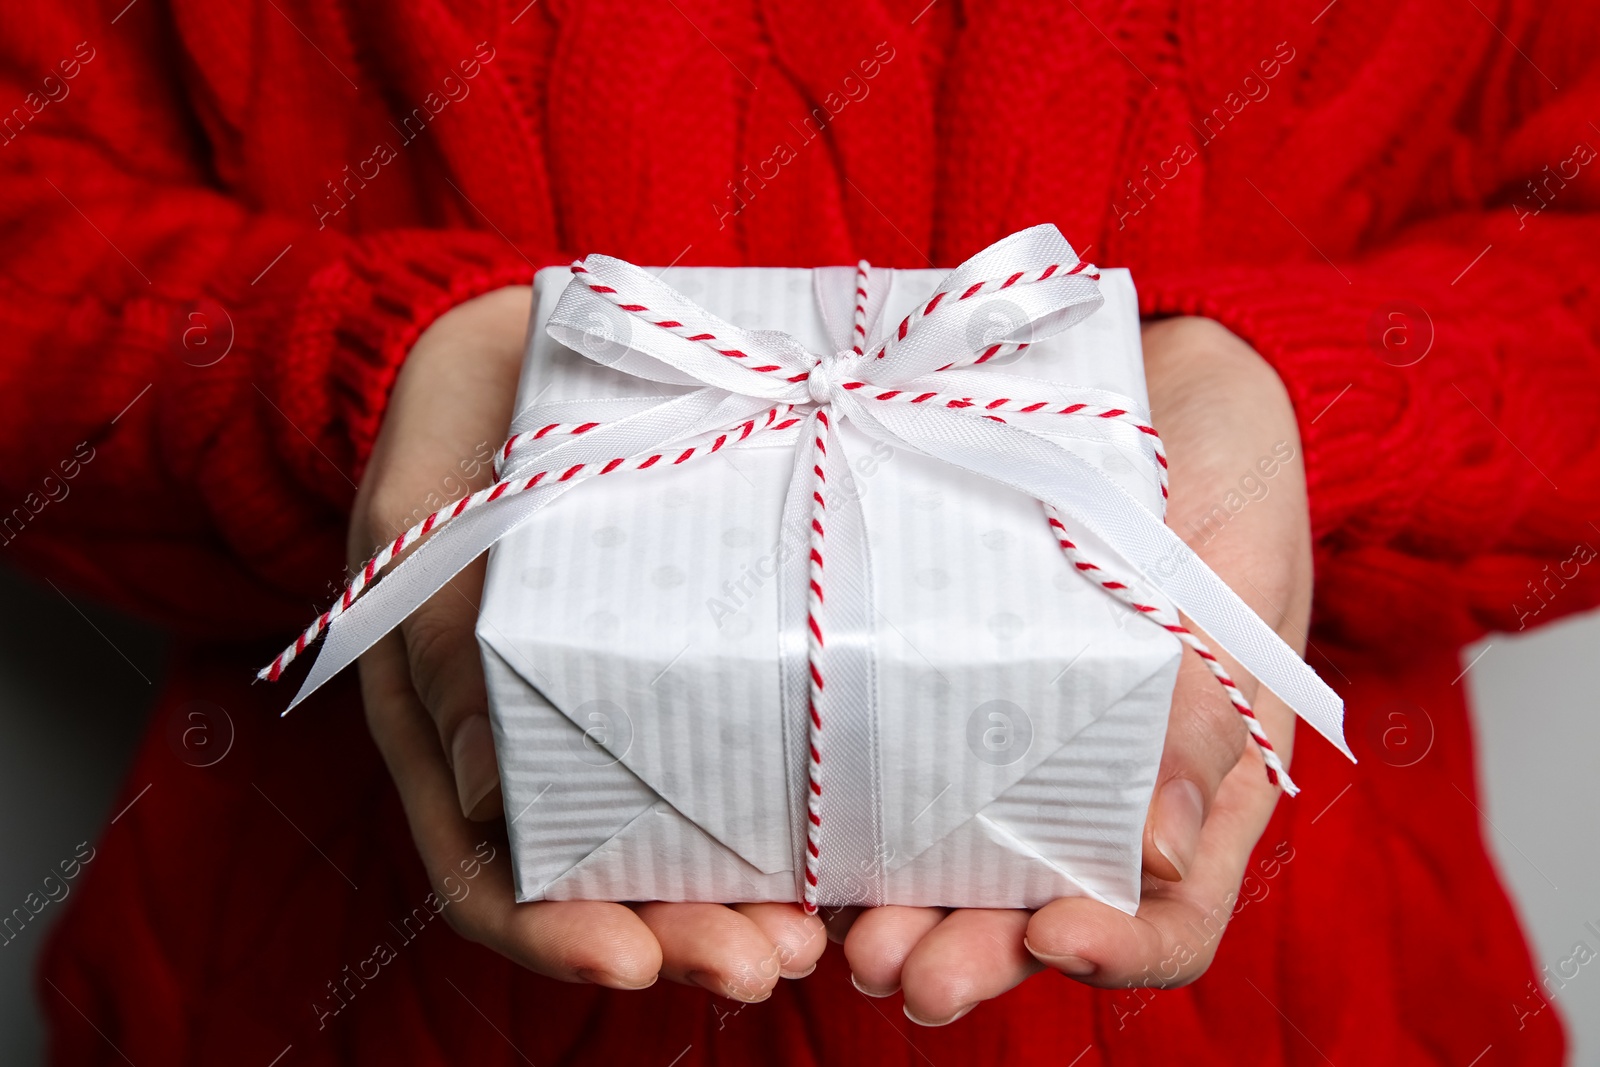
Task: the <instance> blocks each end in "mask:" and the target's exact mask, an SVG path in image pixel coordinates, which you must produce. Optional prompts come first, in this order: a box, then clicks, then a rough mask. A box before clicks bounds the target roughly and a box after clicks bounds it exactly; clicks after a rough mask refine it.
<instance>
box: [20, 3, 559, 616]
mask: <svg viewBox="0 0 1600 1067" xmlns="http://www.w3.org/2000/svg"><path fill="white" fill-rule="evenodd" d="M69 18H70V17H67V18H62V19H58V20H57V21H55V22H53V23H51V25H50V26H49V27H48V28H49V30H50V31H51V32H49V33H32V32H21V33H17V34H15V35H12V34H7V35H4V39H3V40H0V97H3V98H4V99H6V100H12V99H19V100H24V101H25V107H26V109H27V111H26V113H24V112H20V111H19V112H18V113H17V121H12V122H10V124H8V125H7V126H6V127H5V130H4V133H3V134H0V141H3V143H0V192H3V196H0V233H4V234H5V240H4V242H3V244H0V324H3V325H0V329H3V331H4V335H5V337H4V341H3V343H0V415H3V417H0V455H3V456H4V457H5V460H6V462H5V463H4V464H0V552H3V553H4V555H0V560H9V561H10V562H12V563H13V564H23V565H26V566H28V567H30V568H32V569H36V570H39V571H42V572H43V573H45V574H47V575H50V576H52V577H54V578H56V579H57V580H59V581H61V582H62V583H63V584H65V585H67V586H68V588H76V589H79V590H83V591H87V592H90V593H93V594H95V595H98V596H100V597H103V598H106V599H109V600H111V601H113V602H116V603H119V604H121V605H122V606H124V607H127V608H130V609H133V610H136V611H139V612H141V613H144V614H147V615H152V616H154V617H156V618H158V619H160V620H162V621H165V622H168V623H171V624H175V625H179V626H180V627H187V628H190V629H195V630H211V631H212V632H215V628H218V627H220V628H222V630H223V631H224V632H227V633H229V634H230V635H237V636H245V635H250V634H254V633H261V632H267V631H280V630H281V629H282V628H284V627H285V626H293V625H296V624H297V623H298V622H300V621H302V617H303V616H304V615H305V613H306V611H307V610H308V609H309V608H310V607H311V606H312V605H313V604H315V603H317V602H320V601H322V600H324V599H326V597H327V596H328V595H330V591H329V589H328V588H324V583H325V582H326V581H327V580H328V579H332V578H337V577H338V575H339V574H340V571H341V567H342V564H343V531H344V527H345V517H346V513H347V510H348V508H349V505H350V502H351V500H352V498H353V495H354V492H355V485H356V483H357V482H358V481H359V479H360V475H361V466H362V463H363V462H364V460H365V457H366V455H367V453H368V451H369V450H370V448H371V445H372V442H373V438H374V436H375V434H376V432H377V427H378V424H379V421H380V419H381V416H382V412H383V408H384V405H385V402H386V400H387V397H388V393H389V388H390V385H391V384H392V381H393V379H394V377H395V374H396V372H397V369H398V367H399V364H400V362H401V361H402V359H403V358H404V356H405V353H406V352H407V350H408V349H409V347H410V345H411V344H412V342H413V341H414V340H415V338H416V337H417V336H418V335H419V334H420V333H421V332H422V330H423V329H425V328H426V327H427V326H428V325H429V324H430V323H431V322H432V321H433V320H434V318H436V317H437V316H438V315H439V314H441V313H442V312H444V311H445V310H447V309H449V308H450V307H452V306H454V305H455V304H457V303H460V302H461V301H463V300H466V299H468V298H470V297H472V296H475V295H478V294H481V293H483V292H487V291H489V290H492V289H494V288H498V287H500V286H503V285H508V284H512V283H515V282H526V281H527V280H528V278H529V277H530V276H531V273H532V269H533V268H532V265H531V261H530V258H529V257H528V256H525V255H524V253H523V252H521V251H518V250H516V249H514V248H511V247H510V246H509V244H508V243H507V242H505V241H503V240H501V239H500V238H499V237H497V236H496V235H494V234H486V233H481V232H474V231H469V230H466V229H405V230H400V229H393V230H377V231H371V232H366V233H362V234H359V235H349V234H345V233H341V232H338V231H337V230H335V229H334V228H332V227H319V226H318V225H317V223H316V221H314V220H313V219H312V218H311V216H310V213H306V214H305V215H304V216H297V217H295V218H293V219H290V218H287V217H284V216H282V215H276V214H273V213H271V212H268V211H263V210H260V209H259V208H257V207H255V206H253V205H252V204H249V203H245V202H242V201H241V200H239V199H236V198H235V197H234V196H232V195H230V194H229V192H228V191H226V187H225V185H224V183H222V182H220V181H218V180H217V179H216V178H215V177H214V176H213V175H211V174H210V173H209V170H208V165H207V157H208V153H207V148H206V145H205V136H204V135H203V134H202V133H201V132H200V131H201V129H202V124H201V123H200V122H199V121H198V120H197V119H196V118H195V116H194V115H193V114H192V113H191V112H190V102H189V101H188V100H187V99H186V98H185V95H184V92H183V90H182V88H181V86H179V85H178V84H176V83H175V76H174V75H173V74H172V71H173V70H174V68H176V67H177V66H178V65H179V63H180V62H181V60H179V59H177V58H176V57H175V54H174V49H173V48H172V47H171V46H170V45H168V44H164V43H163V42H161V41H159V40H156V41H147V42H145V43H144V44H141V45H139V46H138V47H136V48H128V47H127V45H126V43H125V42H124V43H123V45H122V46H121V47H118V48H117V49H116V52H115V54H114V55H113V54H110V52H111V48H112V45H111V44H110V43H108V42H107V40H106V38H105V36H104V33H103V29H104V27H103V26H100V24H99V23H96V25H97V26H99V27H100V29H101V31H102V32H101V34H100V35H99V36H98V38H97V39H98V40H99V41H100V45H101V48H102V49H103V50H104V51H105V52H106V53H108V54H107V55H106V57H105V58H100V59H99V61H98V62H96V58H97V48H96V46H95V44H94V43H93V42H91V41H89V40H85V41H84V42H83V43H82V44H78V45H75V44H74V42H75V41H77V40H78V37H77V36H76V32H75V31H77V30H79V29H82V32H83V34H84V36H85V37H86V38H95V37H96V36H97V35H96V34H95V33H91V32H89V30H88V29H87V28H83V27H75V26H73V25H72V24H71V23H70V21H69ZM85 21H86V22H87V21H88V20H87V17H86V18H85ZM132 21H133V20H129V22H132ZM145 24H147V25H157V26H159V25H160V23H159V21H156V20H145ZM119 29H120V30H126V32H127V33H133V32H135V30H134V28H132V27H130V26H124V27H119ZM141 32H148V31H141ZM63 64H68V65H63ZM68 70H75V71H76V74H75V75H74V76H71V77H69V76H68V73H67V72H68ZM36 106H37V108H38V111H37V112H34V111H33V109H34V108H35V107H36ZM532 259H533V260H537V261H540V262H541V263H542V262H548V261H554V260H555V259H556V257H555V256H553V255H550V256H548V257H543V256H533V257H532ZM489 447H493V443H490V444H489ZM445 473H448V472H441V476H443V475H444V474H445Z"/></svg>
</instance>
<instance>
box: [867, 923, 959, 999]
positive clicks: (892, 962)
mask: <svg viewBox="0 0 1600 1067" xmlns="http://www.w3.org/2000/svg"><path fill="white" fill-rule="evenodd" d="M947 914H948V911H947V910H946V909H944V908H907V907H901V906H899V905H889V906H887V907H882V908H871V909H868V910H866V911H863V912H861V913H860V914H859V915H858V916H856V918H855V921H854V922H853V923H852V924H851V926H850V930H849V933H848V934H846V935H845V939H844V957H845V959H846V960H847V961H848V962H849V964H850V980H851V981H852V982H854V983H855V985H856V988H857V989H859V990H861V992H863V993H865V994H866V995H867V996H869V997H887V996H889V995H890V994H892V993H893V992H894V991H895V990H897V989H899V988H900V980H901V971H902V969H903V968H904V966H905V963H906V960H908V959H910V958H911V953H912V950H913V949H915V948H916V947H917V944H918V943H919V942H920V941H921V940H922V939H923V938H924V937H925V936H927V934H928V933H929V932H930V931H932V930H933V929H934V927H936V926H938V925H939V923H940V922H941V921H943V919H944V917H945V915H947Z"/></svg>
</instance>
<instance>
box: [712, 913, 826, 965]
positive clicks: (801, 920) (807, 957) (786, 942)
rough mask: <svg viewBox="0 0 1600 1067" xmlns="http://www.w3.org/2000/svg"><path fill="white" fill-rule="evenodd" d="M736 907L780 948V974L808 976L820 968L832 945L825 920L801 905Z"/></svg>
mask: <svg viewBox="0 0 1600 1067" xmlns="http://www.w3.org/2000/svg"><path fill="white" fill-rule="evenodd" d="M734 910H735V911H737V912H738V913H739V914H741V915H743V916H744V917H745V918H747V919H749V920H750V921H751V922H753V923H755V924H756V926H757V927H758V928H759V929H760V930H761V932H762V933H764V934H766V935H767V939H768V940H769V941H771V942H772V943H773V944H774V945H776V946H777V949H778V977H780V978H804V977H805V976H806V975H808V974H810V973H811V972H812V971H814V970H816V969H817V960H819V959H821V958H822V950H823V949H825V948H827V946H828V937H827V933H826V931H825V929H824V927H823V921H822V920H821V919H820V918H818V917H817V916H815V915H807V914H806V913H805V912H804V911H803V910H801V908H800V906H799V905H798V904H735V905H734Z"/></svg>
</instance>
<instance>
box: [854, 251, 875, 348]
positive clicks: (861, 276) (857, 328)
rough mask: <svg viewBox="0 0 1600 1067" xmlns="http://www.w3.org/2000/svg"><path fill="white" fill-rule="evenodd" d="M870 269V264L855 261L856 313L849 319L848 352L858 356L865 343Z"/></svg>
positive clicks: (861, 260) (860, 260)
mask: <svg viewBox="0 0 1600 1067" xmlns="http://www.w3.org/2000/svg"><path fill="white" fill-rule="evenodd" d="M871 269H872V264H870V263H868V262H867V261H866V260H864V259H859V260H857V261H856V313H855V315H854V316H852V318H851V325H850V351H852V352H854V353H855V354H856V355H858V356H859V355H861V354H862V346H863V345H865V344H866V343H867V272H868V271H870V270H871Z"/></svg>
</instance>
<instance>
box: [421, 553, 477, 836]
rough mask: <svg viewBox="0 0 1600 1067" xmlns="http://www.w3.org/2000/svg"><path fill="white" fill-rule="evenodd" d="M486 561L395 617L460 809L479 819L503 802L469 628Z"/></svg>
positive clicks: (473, 621)
mask: <svg viewBox="0 0 1600 1067" xmlns="http://www.w3.org/2000/svg"><path fill="white" fill-rule="evenodd" d="M485 566H486V564H485V560H484V559H483V558H479V559H477V560H475V561H474V562H473V563H472V564H470V565H469V566H467V567H466V568H465V569H464V570H462V571H461V573H460V574H458V575H456V576H455V577H454V578H452V579H451V580H450V581H449V582H447V583H446V584H445V586H444V588H442V589H440V590H439V591H438V592H437V593H435V594H434V595H433V596H432V597H431V598H429V600H428V601H427V603H425V604H423V605H422V607H420V608H418V609H417V610H416V611H415V612H414V613H413V614H412V615H411V617H410V618H408V619H407V620H406V621H405V622H404V623H402V624H401V632H402V634H403V635H404V637H405V643H406V655H407V658H408V659H409V660H410V664H411V682H412V685H413V687H414V688H415V689H416V691H417V695H418V696H419V697H420V698H421V700H422V703H423V706H424V707H426V708H427V709H428V714H429V715H430V716H431V717H432V719H433V722H434V726H435V727H436V728H437V729H438V731H439V744H440V746H441V747H442V748H443V749H444V755H445V759H446V761H447V762H448V763H449V764H450V768H451V770H452V772H453V773H454V775H455V782H456V796H457V799H458V800H459V801H460V803H461V813H462V814H463V815H465V816H466V817H467V818H469V819H473V820H476V821H480V822H482V821H487V820H489V819H493V818H495V817H497V816H498V815H500V813H501V803H502V802H501V795H500V773H499V768H498V767H497V766H496V764H495V757H494V735H493V732H492V731H491V730H490V728H489V698H488V692H487V689H486V687H485V685H484V679H483V661H482V660H481V659H480V658H479V654H478V640H477V636H476V634H475V633H474V630H473V627H474V625H475V623H476V621H477V618H478V601H479V599H480V597H481V594H482V592H483V576H484V569H485Z"/></svg>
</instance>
